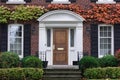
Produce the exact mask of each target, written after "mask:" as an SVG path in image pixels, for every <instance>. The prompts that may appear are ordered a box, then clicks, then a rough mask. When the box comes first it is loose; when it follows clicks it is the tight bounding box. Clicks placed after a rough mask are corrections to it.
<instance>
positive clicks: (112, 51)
mask: <svg viewBox="0 0 120 80" xmlns="http://www.w3.org/2000/svg"><path fill="white" fill-rule="evenodd" d="M101 26H111V38H112V39H111V55H114V27H113V25H110V24H99V25H98V57H99V58H100V57H103V56H104V55H100V32H99V31H100V27H101Z"/></svg>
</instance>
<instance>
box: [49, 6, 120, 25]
mask: <svg viewBox="0 0 120 80" xmlns="http://www.w3.org/2000/svg"><path fill="white" fill-rule="evenodd" d="M48 9H49V10H57V9H67V10H71V11H73V12H75V13H77V14H79V15H81V16H82V17H84V18H85V19H86V21H89V22H98V23H107V24H115V23H120V4H91V5H90V8H89V9H86V10H83V9H82V7H81V6H79V5H75V4H70V5H62V4H50V5H48Z"/></svg>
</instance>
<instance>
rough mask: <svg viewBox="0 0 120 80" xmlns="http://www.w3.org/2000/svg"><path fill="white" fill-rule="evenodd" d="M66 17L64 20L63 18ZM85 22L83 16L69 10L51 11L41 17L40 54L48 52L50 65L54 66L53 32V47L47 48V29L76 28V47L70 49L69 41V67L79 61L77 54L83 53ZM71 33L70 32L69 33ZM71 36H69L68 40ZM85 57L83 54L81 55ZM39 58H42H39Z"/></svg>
mask: <svg viewBox="0 0 120 80" xmlns="http://www.w3.org/2000/svg"><path fill="white" fill-rule="evenodd" d="M63 17H64V18H63ZM83 20H84V18H82V17H81V16H79V15H77V14H76V13H74V12H72V11H68V10H55V11H50V12H48V13H46V14H44V15H43V16H41V17H40V18H39V19H38V21H39V52H42V51H47V61H48V65H53V49H52V48H53V46H52V44H53V31H52V34H51V47H49V48H48V47H47V38H46V28H49V29H53V28H68V29H70V28H74V29H75V31H76V32H75V46H74V47H73V48H72V47H70V40H69V39H68V40H69V41H68V42H69V44H68V65H72V62H73V61H77V52H81V53H82V52H83ZM69 33H70V32H69ZM69 37H70V35H68V38H69ZM81 55H83V54H81ZM39 58H41V57H40V56H39Z"/></svg>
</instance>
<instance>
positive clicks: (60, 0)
mask: <svg viewBox="0 0 120 80" xmlns="http://www.w3.org/2000/svg"><path fill="white" fill-rule="evenodd" d="M51 3H53V4H56V3H58V4H70V3H71V2H70V1H69V0H53V1H52V2H51Z"/></svg>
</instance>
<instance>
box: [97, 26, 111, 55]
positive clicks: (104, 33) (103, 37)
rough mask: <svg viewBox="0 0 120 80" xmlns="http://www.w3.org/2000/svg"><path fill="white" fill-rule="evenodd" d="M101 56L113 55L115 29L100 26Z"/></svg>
mask: <svg viewBox="0 0 120 80" xmlns="http://www.w3.org/2000/svg"><path fill="white" fill-rule="evenodd" d="M98 34H99V56H104V55H107V54H112V51H113V50H112V49H113V35H112V34H113V27H112V26H107V25H106V26H99V33H98Z"/></svg>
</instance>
